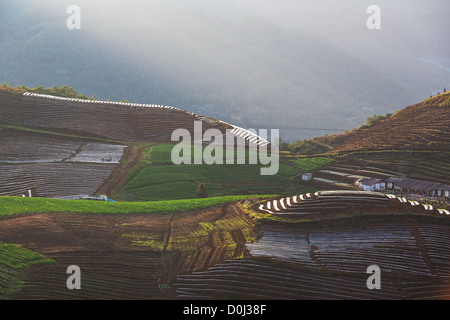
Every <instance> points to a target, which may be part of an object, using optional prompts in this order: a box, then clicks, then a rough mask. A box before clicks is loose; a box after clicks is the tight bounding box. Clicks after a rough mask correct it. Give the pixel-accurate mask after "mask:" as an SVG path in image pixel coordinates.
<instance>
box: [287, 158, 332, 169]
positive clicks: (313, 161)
mask: <svg viewBox="0 0 450 320" xmlns="http://www.w3.org/2000/svg"><path fill="white" fill-rule="evenodd" d="M333 161H335V160H334V159H332V158H325V157H314V158H300V159H295V160H289V162H290V163H291V164H292V165H294V166H295V168H297V169H298V170H299V171H300V172H303V173H308V172H314V171H317V170H319V169H320V168H322V167H324V166H326V165H327V164H329V163H331V162H333Z"/></svg>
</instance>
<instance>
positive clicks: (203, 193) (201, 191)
mask: <svg viewBox="0 0 450 320" xmlns="http://www.w3.org/2000/svg"><path fill="white" fill-rule="evenodd" d="M195 193H196V194H197V197H199V198H208V190H206V187H205V186H204V185H203V183H200V184H199V185H198V187H197V189H196V190H195Z"/></svg>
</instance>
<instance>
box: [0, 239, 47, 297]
mask: <svg viewBox="0 0 450 320" xmlns="http://www.w3.org/2000/svg"><path fill="white" fill-rule="evenodd" d="M54 263H55V261H53V260H51V259H46V258H45V257H44V256H42V255H40V254H39V253H36V252H33V251H30V250H28V249H25V248H22V247H21V246H18V245H14V244H7V243H3V242H0V299H5V298H8V296H9V295H10V294H11V293H13V292H15V291H17V290H19V289H20V287H21V286H22V285H23V284H24V282H23V281H21V280H20V279H18V277H17V274H18V272H19V271H20V270H21V269H24V268H26V267H30V266H33V265H41V264H54Z"/></svg>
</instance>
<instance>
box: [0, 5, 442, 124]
mask: <svg viewBox="0 0 450 320" xmlns="http://www.w3.org/2000/svg"><path fill="white" fill-rule="evenodd" d="M69 5H77V6H79V7H80V9H81V30H79V31H69V30H67V28H66V20H67V18H68V14H67V12H66V9H67V7H68V6H69ZM370 5H378V6H379V7H380V9H381V29H380V30H369V29H368V28H367V26H366V20H367V19H368V17H369V14H367V12H366V10H367V8H368V7H369V6H370ZM449 13H450V1H448V0H276V1H275V0H129V1H123V0H21V1H17V0H1V1H0V50H1V51H0V53H2V54H3V56H1V57H0V63H2V65H3V70H0V78H1V79H0V82H6V83H17V84H25V85H28V86H37V85H44V86H46V85H47V86H51V85H53V84H56V85H63V84H67V85H69V86H74V87H75V88H76V89H78V90H79V91H80V92H81V93H84V94H87V95H93V94H95V95H98V96H99V97H101V98H111V99H122V98H125V99H130V100H133V101H139V102H145V103H157V104H165V103H170V104H175V106H181V105H183V104H185V103H187V104H203V103H205V104H206V103H213V104H217V105H221V106H223V109H224V110H225V109H227V108H228V109H229V110H227V112H228V113H229V114H231V115H234V114H233V112H235V110H237V108H240V110H241V111H240V112H237V111H236V115H235V116H236V119H237V120H236V121H239V119H243V118H244V117H245V118H247V119H250V120H252V121H254V122H259V123H267V122H269V120H272V118H273V117H274V116H278V115H283V116H284V115H285V114H286V115H285V116H284V118H280V119H279V124H284V125H290V126H292V125H297V124H298V125H304V126H308V125H310V124H313V125H314V126H316V127H322V126H327V127H328V128H345V129H349V128H353V127H355V126H357V125H359V124H361V123H363V122H364V121H365V119H366V117H367V116H369V115H371V114H373V113H378V114H380V113H386V112H393V111H395V110H396V109H399V108H402V107H404V106H405V105H408V104H412V103H416V102H419V101H420V100H421V99H424V98H427V97H428V96H429V95H430V94H433V93H435V92H437V91H439V90H442V88H443V87H444V86H447V87H450V42H449V41H447V39H448V34H447V33H448V30H449V29H450V22H449V19H448V17H449V16H450V15H449ZM31 70H32V71H31ZM230 110H234V111H230ZM243 110H245V111H247V114H243V113H245V112H244V111H243ZM323 110H326V111H325V112H323ZM238 113H240V114H238ZM289 113H292V116H289ZM255 115H260V118H258V117H257V116H255Z"/></svg>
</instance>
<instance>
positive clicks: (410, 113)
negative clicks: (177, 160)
mask: <svg viewBox="0 0 450 320" xmlns="http://www.w3.org/2000/svg"><path fill="white" fill-rule="evenodd" d="M36 91H38V90H34V89H33V90H32V89H23V88H22V89H21V88H12V87H8V86H3V87H1V88H0V146H1V147H0V173H1V174H0V298H1V299H13V300H14V299H19V300H23V299H24V300H27V299H49V300H53V299H56V300H58V299H140V300H184V299H188V300H191V299H194V300H195V299H198V300H202V299H208V300H218V299H219V300H222V299H243V300H246V299H253V300H265V299H269V300H270V299H277V300H278V299H298V300H303V299H449V298H450V283H449V280H450V212H449V210H450V207H449V205H448V203H449V198H450V196H449V192H450V180H449V172H450V167H449V160H450V154H449V152H450V150H449V148H448V146H449V142H450V132H449V131H448V124H450V112H449V107H450V103H449V101H450V99H449V97H450V94H449V93H444V94H440V95H438V96H436V97H433V98H430V99H427V100H426V101H424V102H422V103H419V104H417V105H415V106H410V107H407V108H405V109H403V110H401V111H400V112H399V113H398V114H395V115H392V117H390V118H388V119H385V120H382V121H379V122H377V123H374V124H372V125H370V126H362V127H360V128H357V129H354V130H352V131H349V132H346V133H343V134H339V135H332V136H325V137H321V138H315V139H312V140H311V141H305V142H303V143H302V144H300V145H296V144H294V145H293V146H292V147H291V148H290V150H286V151H281V152H280V159H279V168H278V171H277V173H276V174H275V175H261V174H260V169H261V167H263V166H264V165H263V164H260V163H256V164H248V163H247V164H245V165H243V164H238V163H234V164H230V165H227V164H223V165H220V164H212V165H209V164H205V163H202V164H181V165H175V164H173V162H172V160H171V152H172V149H173V148H174V146H175V142H174V141H173V140H172V139H171V135H172V132H173V131H174V130H176V129H177V128H186V129H187V130H189V131H191V132H193V130H194V127H193V125H194V122H195V121H201V123H202V125H203V130H204V131H205V130H208V129H216V130H219V131H220V132H221V133H222V134H223V136H224V137H228V138H229V136H230V135H231V136H232V138H236V139H239V138H240V139H242V141H244V142H245V145H246V147H247V148H249V146H250V145H252V144H260V142H261V141H262V140H261V139H259V137H258V136H257V135H254V134H251V133H249V132H247V131H246V130H244V129H242V128H240V127H236V126H233V125H231V124H228V123H226V122H223V121H219V120H216V119H213V118H209V117H205V116H201V115H197V114H195V113H192V112H187V111H183V110H181V109H177V108H172V107H168V106H160V105H143V104H134V103H130V102H111V101H98V100H87V99H83V98H79V97H64V95H61V94H58V93H57V92H54V94H43V93H38V92H36ZM419 112H420V113H422V115H424V114H427V113H429V114H430V116H429V117H435V119H436V121H426V122H423V123H422V124H421V125H420V127H414V126H409V125H407V123H408V120H407V119H408V117H415V115H416V114H417V113H419ZM386 126H392V127H393V128H395V130H397V131H398V133H396V134H395V135H394V136H395V137H396V138H394V136H387V137H384V136H383V135H382V134H380V135H376V134H375V133H376V132H386V130H385V129H384V128H385V127H386ZM375 135H376V137H377V139H375V138H372V137H374V136H375ZM271 146H272V144H271V145H270V146H269V147H271ZM207 147H208V144H207V143H205V142H204V141H202V142H200V143H199V142H198V141H197V142H193V144H192V148H193V149H194V148H201V150H204V149H205V148H207ZM306 147H308V148H309V149H316V150H318V149H320V152H303V151H305V148H306ZM295 148H298V149H301V150H302V152H299V153H296V152H295ZM302 148H303V149H302ZM223 151H224V152H223V153H222V155H223V157H224V160H226V159H225V158H226V157H232V158H235V157H237V154H236V153H235V152H234V150H232V151H231V152H230V150H223ZM310 151H311V150H310ZM251 152H252V151H251V150H250V148H249V149H248V150H247V152H246V153H245V157H247V158H248V157H250V156H251ZM192 156H194V157H195V155H194V152H192ZM374 265H375V266H378V267H379V269H380V271H381V288H379V289H373V288H372V289H369V288H368V278H369V277H370V275H371V274H370V273H368V272H367V270H368V267H370V266H374ZM69 266H77V267H78V268H79V269H80V270H81V280H80V285H81V288H80V289H79V290H77V289H69V287H68V277H69V276H70V274H68V273H67V270H68V267H69Z"/></svg>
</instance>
